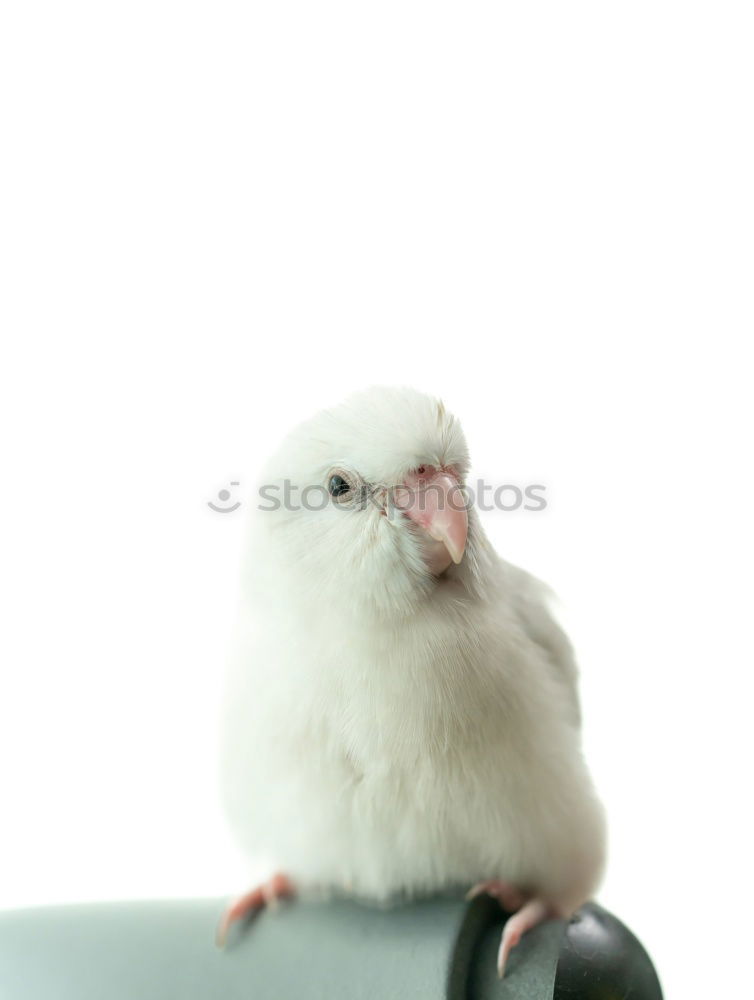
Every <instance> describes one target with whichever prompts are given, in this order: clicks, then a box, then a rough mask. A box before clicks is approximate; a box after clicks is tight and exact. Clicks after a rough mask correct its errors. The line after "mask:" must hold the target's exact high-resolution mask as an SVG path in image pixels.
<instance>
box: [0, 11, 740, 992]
mask: <svg viewBox="0 0 754 1000" xmlns="http://www.w3.org/2000/svg"><path fill="white" fill-rule="evenodd" d="M747 6H748V5H746V4H743V3H741V4H735V3H725V2H722V3H721V2H716V3H712V2H709V3H680V2H678V3H669V2H657V0H653V2H644V3H633V4H620V5H618V4H612V3H601V2H600V3H598V2H595V3H575V4H539V3H537V4H534V3H529V4H518V5H501V4H492V5H484V4H453V5H447V4H444V3H434V4H431V5H429V4H428V5H426V6H425V5H422V4H416V3H410V2H402V3H381V4H371V5H365V4H360V3H354V2H349V3H343V4H329V3H324V4H321V3H309V4H301V5H296V4H291V3H275V4H271V3H270V4H263V3H258V4H225V3H212V4H210V3H182V4H178V3H165V2H159V3H155V2H150V3H134V2H132V3H128V4H126V3H122V4H112V3H111V4H99V3H89V4H86V3H71V4H53V3H46V4H45V3H33V2H28V3H24V4H21V3H16V4H14V3H13V2H11V3H9V4H7V5H5V8H4V13H3V22H4V23H3V24H2V26H1V29H2V30H0V47H1V49H2V51H1V52H0V76H1V77H2V79H1V80H0V94H2V102H3V107H2V122H1V123H0V124H1V126H2V141H3V147H4V148H3V153H2V158H1V160H0V170H1V171H2V174H3V177H2V185H1V188H0V197H1V198H2V226H1V228H2V235H1V237H0V239H2V255H3V260H2V274H3V286H4V290H3V303H2V310H3V317H2V332H3V344H4V351H3V364H2V375H1V378H2V391H1V398H0V404H1V405H2V410H3V412H2V429H3V449H2V463H1V464H2V473H3V476H4V478H5V480H6V481H5V483H4V485H3V488H2V492H1V494H0V495H1V496H2V504H3V508H4V510H3V516H2V523H1V528H2V533H3V538H2V554H1V559H2V566H3V576H4V592H3V595H2V608H3V616H2V618H3V624H2V629H1V631H0V643H1V644H2V648H1V649H0V657H1V659H0V663H1V665H2V693H1V701H0V754H1V756H0V766H1V767H2V809H3V817H2V832H1V833H0V836H1V837H2V850H1V851H0V886H1V887H2V888H1V889H0V893H2V897H1V898H0V904H1V905H3V906H16V905H26V904H36V903H45V902H50V901H61V900H79V899H100V898H105V899H110V898H117V897H126V896H129V897H142V896H143V897H154V896H191V895H198V894H225V893H231V892H234V891H236V890H240V889H242V888H244V886H245V885H246V882H247V880H248V878H249V872H248V870H247V869H246V867H245V865H244V863H243V861H242V860H241V859H240V858H239V857H238V856H237V855H236V853H235V852H234V850H233V848H232V846H231V844H230V841H229V838H228V836H227V834H226V832H225V828H224V825H223V820H222V817H221V814H220V811H219V807H218V804H217V800H216V793H215V784H214V774H215V771H214V767H215V759H214V754H215V744H216V734H215V713H216V708H217V703H218V698H219V695H220V690H221V678H222V670H223V661H224V657H225V655H226V649H227V642H228V638H229V634H230V629H231V624H232V621H233V618H234V613H235V603H236V595H237V576H238V566H239V558H240V553H241V548H242V544H243V536H244V513H245V511H246V510H247V509H248V508H249V506H250V505H249V502H248V497H247V496H246V494H244V492H243V490H244V487H247V488H248V487H250V485H251V483H252V482H253V476H254V473H255V471H256V470H257V468H258V466H259V464H260V463H261V462H262V460H263V459H264V458H265V456H266V455H267V453H268V452H269V450H270V448H271V447H272V446H273V445H274V443H275V442H276V441H277V440H278V438H279V437H280V435H281V434H282V433H283V432H284V431H285V430H286V429H287V428H289V427H290V426H291V425H292V424H294V423H295V422H296V421H297V420H299V418H302V417H304V416H306V415H308V414H309V413H310V412H311V411H313V410H315V409H317V408H319V407H320V406H322V405H326V404H328V403H331V402H334V401H337V400H339V399H340V398H341V397H342V396H344V395H346V394H347V393H349V392H350V391H352V390H354V389H356V388H359V387H362V386H364V385H367V384H370V383H373V382H387V383H405V384H411V385H415V386H417V387H419V388H423V389H426V390H428V391H431V392H435V393H438V394H441V395H443V396H444V398H445V400H446V402H447V403H448V405H449V406H450V407H452V408H453V409H454V410H455V411H456V412H457V413H458V414H459V415H460V416H461V418H462V420H463V423H464V426H465V429H466V433H467V437H468V439H469V441H470V444H471V447H472V451H473V455H474V467H475V471H476V472H477V473H478V474H481V475H484V476H486V477H487V478H488V479H489V480H491V481H493V482H497V483H504V482H514V483H522V484H523V483H527V482H537V483H543V484H546V486H547V497H548V508H547V510H546V511H545V512H544V513H538V514H523V513H519V514H501V513H497V514H490V515H487V517H486V526H487V529H488V531H489V533H490V534H491V535H492V537H493V538H494V540H495V542H496V544H497V546H498V548H499V550H500V551H501V553H503V554H504V555H505V556H506V557H507V558H509V559H511V560H512V561H514V562H519V563H521V564H523V565H525V566H526V567H527V568H529V569H530V570H532V571H534V572H535V573H537V574H539V575H541V576H542V577H544V578H545V579H546V580H548V581H549V582H550V583H551V584H552V585H553V586H554V588H555V589H556V591H557V592H558V593H559V594H560V597H561V599H562V603H563V617H564V620H565V621H566V623H567V625H568V627H569V629H570V631H571V634H572V637H573V639H574V641H575V643H576V645H577V648H578V651H579V654H580V660H581V664H582V691H583V701H584V708H585V715H586V726H585V740H586V749H587V753H588V757H589V760H590V762H591V765H592V768H593V770H594V774H595V777H596V780H597V782H598V785H599V788H600V790H601V794H602V796H603V798H604V800H605V803H606V805H607V809H608V812H609V817H610V826H611V859H610V868H609V873H608V876H607V879H606V881H605V884H604V888H603V891H602V893H601V896H600V898H601V901H602V902H603V903H604V904H605V905H607V906H608V907H610V908H611V909H613V910H614V911H615V912H616V913H617V914H618V915H619V916H620V917H621V918H623V919H624V920H625V921H626V922H627V923H628V924H629V925H630V926H632V927H633V928H634V929H635V930H636V932H637V933H638V934H639V936H640V937H641V938H642V939H643V941H644V942H645V943H646V945H647V946H648V948H649V949H650V951H651V953H652V955H653V957H654V958H655V961H656V963H657V966H658V969H659V971H660V973H661V976H662V978H663V981H664V985H665V988H666V991H667V995H668V997H696V996H698V997H701V996H706V995H708V994H709V995H716V996H721V997H722V996H726V995H727V996H732V995H736V994H740V992H741V988H742V985H743V984H744V983H747V982H748V981H749V979H750V968H749V962H748V952H749V939H750V928H751V881H750V878H749V876H750V874H751V873H750V871H747V868H748V865H749V861H748V858H749V847H748V844H749V843H750V841H751V838H752V835H753V833H754V831H752V828H751V824H750V822H749V819H748V815H747V813H748V802H747V801H745V800H748V799H749V798H750V794H749V788H750V784H751V774H750V761H751V749H752V748H751V743H750V737H749V732H750V730H751V712H752V708H751V690H750V672H751V667H752V662H751V661H752V641H751V626H750V622H749V616H750V608H751V597H752V594H751V575H752V571H751V566H752V556H753V555H754V553H753V552H752V546H751V541H752V539H751V533H750V524H751V519H752V511H751V506H752V503H751V490H752V485H754V484H753V483H752V475H751V441H750V431H751V420H752V408H751V401H750V393H751V365H750V361H749V358H748V347H749V345H748V343H747V339H748V338H750V337H751V333H752V308H751V306H752V299H751V277H752V264H753V263H754V262H753V260H752V256H753V254H752V232H753V224H754V217H753V216H754V212H753V211H752V209H753V203H752V177H754V156H753V154H752V128H751V122H752V102H751V95H752V93H753V92H754V79H753V78H752V77H753V74H752V62H751V51H752V30H751V28H752V25H751V23H750V21H749V19H748V18H749V14H748V11H747ZM230 480H240V481H241V484H242V486H241V488H240V493H239V498H244V497H245V498H246V502H245V506H244V507H242V508H241V509H240V510H239V511H238V512H236V513H234V514H229V515H222V514H215V513H213V512H212V511H211V510H209V508H208V507H207V501H209V500H211V499H213V497H216V494H217V491H218V490H220V489H221V488H223V487H225V486H227V484H228V482H229V481H230ZM720 955H722V956H723V959H722V962H721V961H720V960H719V958H718V956H720ZM744 988H745V987H744Z"/></svg>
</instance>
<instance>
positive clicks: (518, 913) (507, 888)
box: [466, 879, 557, 979]
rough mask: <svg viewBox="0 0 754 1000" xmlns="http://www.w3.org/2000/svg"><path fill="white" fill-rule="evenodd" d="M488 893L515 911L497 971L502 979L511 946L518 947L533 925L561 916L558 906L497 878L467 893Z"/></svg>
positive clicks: (507, 926) (507, 924)
mask: <svg viewBox="0 0 754 1000" xmlns="http://www.w3.org/2000/svg"><path fill="white" fill-rule="evenodd" d="M483 893H486V894H487V895H488V896H492V897H493V899H497V900H498V902H499V903H500V905H501V906H502V908H503V909H504V910H506V911H507V912H508V913H510V914H511V916H510V917H508V919H507V920H506V922H505V926H504V927H503V936H502V937H501V939H500V948H499V949H498V953H497V974H498V976H499V977H500V978H501V979H502V978H503V975H504V973H505V966H506V963H507V961H508V956H509V955H510V953H511V950H512V949H513V948H515V947H516V945H517V944H518V942H519V941H520V940H521V937H522V936H523V935H524V934H525V933H526V931H530V930H531V929H532V927H536V926H537V924H541V923H542V921H543V920H547V919H549V918H550V917H555V916H557V913H556V912H555V910H554V909H553V908H552V907H551V906H549V905H548V904H547V903H545V901H544V900H543V899H539V898H537V897H532V898H529V899H527V897H526V896H525V895H524V893H522V892H521V891H520V890H519V889H517V888H516V887H515V886H513V885H511V884H510V883H508V882H501V881H499V880H497V879H488V880H487V881H486V882H479V883H477V885H475V886H474V887H473V888H472V889H469V891H468V893H467V894H466V898H467V899H474V898H475V897H477V896H481V895H482V894H483Z"/></svg>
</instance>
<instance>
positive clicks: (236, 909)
mask: <svg viewBox="0 0 754 1000" xmlns="http://www.w3.org/2000/svg"><path fill="white" fill-rule="evenodd" d="M295 892H296V890H295V888H294V885H293V883H292V882H291V880H290V879H289V878H288V877H287V875H283V874H282V872H276V873H275V874H274V875H273V876H272V878H269V879H268V880H267V881H266V882H263V883H262V884H261V885H258V886H257V887H256V888H254V889H252V890H251V891H250V892H247V893H244V895H243V896H239V897H238V899H236V900H235V901H234V902H232V903H231V904H230V906H228V907H227V909H226V910H225V912H224V913H223V915H222V917H220V922H219V923H218V925H217V931H216V933H215V944H216V945H217V947H218V948H224V947H225V942H226V941H227V939H228V931H229V930H230V928H231V927H232V926H233V924H235V923H236V922H237V921H238V920H242V919H243V918H244V917H249V916H253V915H254V914H255V913H258V912H259V911H260V910H262V909H264V907H265V906H275V905H276V904H277V903H278V901H279V900H281V899H289V898H290V897H291V896H293V895H295Z"/></svg>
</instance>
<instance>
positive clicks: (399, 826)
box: [223, 388, 605, 912]
mask: <svg viewBox="0 0 754 1000" xmlns="http://www.w3.org/2000/svg"><path fill="white" fill-rule="evenodd" d="M421 464H433V465H436V466H453V467H454V468H455V469H456V470H458V471H459V473H460V474H461V475H464V474H465V473H466V472H467V470H468V454H467V449H466V444H465V441H464V438H463V434H462V431H461V428H460V425H459V424H458V422H457V420H456V419H455V418H454V417H452V416H451V415H450V414H448V413H447V412H446V411H445V410H444V408H443V406H442V404H440V403H438V402H437V401H436V400H434V399H431V398H429V397H426V396H424V395H421V394H419V393H417V392H414V391H411V390H407V389H382V388H379V389H371V390H368V391H367V392H365V393H362V394H360V395H358V396H355V397H353V398H352V399H350V400H348V401H347V402H346V403H344V404H342V405H341V406H339V407H337V408H335V409H333V410H330V411H326V412H325V413H322V414H320V415H318V416H316V417H315V418H313V419H312V420H310V421H309V422H307V423H306V424H304V425H303V426H302V427H300V428H299V429H298V430H296V431H295V432H294V433H293V434H292V435H291V436H290V437H289V438H288V439H287V441H286V442H285V443H284V445H283V447H282V448H281V450H280V452H279V453H278V454H277V456H276V457H275V458H274V459H273V460H272V462H271V463H270V465H269V467H268V470H267V473H266V476H265V482H266V483H278V484H280V483H282V481H283V480H285V479H288V480H290V481H291V482H293V483H295V484H297V485H298V486H299V487H304V486H307V485H314V486H324V485H325V484H326V482H327V478H328V475H329V473H330V472H331V470H332V469H334V468H346V469H348V470H353V471H354V472H356V473H358V474H359V475H360V476H361V477H362V478H363V479H364V480H365V481H366V482H368V483H372V484H396V483H400V482H401V481H402V480H403V478H404V477H405V475H406V474H407V473H408V472H409V471H410V470H411V469H415V468H416V467H417V466H419V465H421ZM422 545H423V542H422V539H421V538H420V537H419V536H418V534H417V531H416V528H415V526H414V525H412V524H411V523H409V521H408V519H406V518H402V517H398V518H396V519H389V518H387V517H384V516H382V515H381V513H380V511H379V510H378V509H377V507H374V506H371V505H368V506H367V507H366V509H363V510H359V509H350V510H349V509H347V510H343V509H338V507H337V505H335V504H328V505H327V506H326V508H325V509H323V510H319V511H306V510H298V511H295V510H286V509H282V508H281V509H279V510H276V511H274V512H269V511H267V512H260V513H258V514H257V516H256V524H255V530H254V538H253V544H252V547H251V552H250V558H249V562H248V584H249V586H248V588H247V593H246V595H245V600H244V604H243V613H242V618H241V625H240V629H239V632H240V636H239V643H238V649H237V653H236V655H235V657H234V662H233V667H232V671H231V678H230V683H229V686H228V695H229V696H228V699H227V712H226V718H225V725H224V736H225V740H224V753H223V771H224V775H223V784H224V789H225V799H226V803H227V808H228V813H229V817H230V820H231V824H232V826H233V829H234V831H235V833H236V835H237V837H238V840H239V842H240V843H241V845H242V847H243V848H244V849H245V850H246V851H247V852H248V854H249V855H250V856H255V857H258V856H262V855H263V856H267V857H269V858H271V859H274V861H275V862H276V864H277V866H278V867H280V868H281V869H283V870H284V871H285V872H286V873H287V874H288V875H290V876H291V877H292V879H293V880H294V881H295V882H296V883H297V884H298V886H299V888H301V889H302V890H304V891H305V890H307V889H315V888H318V889H325V890H336V891H337V890H339V889H343V888H347V889H349V891H351V892H353V893H354V894H356V895H358V896H361V897H365V898H369V899H373V900H375V901H377V900H380V901H384V900H388V899H390V898H392V897H395V896H396V895H404V894H405V895H416V894H420V893H427V892H433V891H438V890H444V889H450V888H454V887H457V886H467V887H468V886H470V885H472V884H473V883H475V882H477V881H480V880H483V879H490V878H499V879H503V880H506V881H509V882H511V883H514V884H515V885H517V886H519V887H521V888H525V889H528V890H531V891H535V892H537V893H539V894H540V895H542V896H543V897H544V898H545V899H546V900H547V901H549V902H550V903H551V904H552V905H553V906H555V907H557V908H559V909H560V910H562V911H563V912H568V911H570V910H572V909H574V908H576V907H577V906H579V905H580V904H581V903H582V902H584V901H585V900H586V899H587V898H588V897H589V896H590V895H591V894H592V893H593V891H594V889H595V887H596V885H597V883H598V880H599V877H600V874H601V871H602V867H603V859H604V839H605V832H604V820H603V814H602V809H601V806H600V804H599V802H598V800H597V798H596V796H595V794H594V791H593V788H592V784H591V781H590V778H589V775H588V772H587V770H586V767H585V764H584V761H583V758H582V754H581V747H580V734H579V716H578V699H577V694H576V687H575V684H576V670H575V665H574V661H573V656H572V653H571V649H570V645H569V643H568V640H567V639H566V638H565V636H564V635H563V633H562V632H561V630H560V629H559V627H558V626H557V625H556V623H555V622H554V620H553V618H552V616H551V615H550V613H549V611H548V609H547V592H546V589H545V588H544V587H543V585H541V584H540V583H539V582H538V581H536V580H534V579H533V578H532V577H531V576H529V575H528V574H526V573H524V572H523V571H522V570H520V569H518V568H516V567H514V566H511V565H510V564H508V563H506V562H505V561H503V560H502V559H500V558H499V557H498V556H497V555H496V554H495V553H494V551H493V550H492V548H491V546H490V544H489V542H488V541H487V539H486V537H485V535H484V532H483V530H482V527H481V525H480V523H479V520H478V518H477V516H476V513H475V511H474V510H472V511H471V512H470V525H469V540H468V546H467V550H466V554H465V556H464V558H463V560H462V562H461V564H460V565H458V566H451V567H450V569H448V570H447V572H446V573H445V574H443V576H442V577H440V578H439V579H435V578H434V577H432V576H430V575H429V573H428V572H427V570H426V568H425V563H424V560H423V556H422Z"/></svg>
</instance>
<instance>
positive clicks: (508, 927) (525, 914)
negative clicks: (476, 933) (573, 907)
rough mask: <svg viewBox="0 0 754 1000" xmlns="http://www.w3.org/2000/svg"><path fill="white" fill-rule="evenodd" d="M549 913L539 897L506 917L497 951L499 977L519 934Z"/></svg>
mask: <svg viewBox="0 0 754 1000" xmlns="http://www.w3.org/2000/svg"><path fill="white" fill-rule="evenodd" d="M551 915H552V912H551V910H550V907H549V906H548V905H547V904H546V903H545V902H543V901H542V900H541V899H530V900H529V902H528V903H525V904H524V905H523V906H522V907H521V909H520V910H519V911H518V912H517V913H514V914H513V916H512V917H509V918H508V920H507V921H506V924H505V927H503V936H502V937H501V939H500V949H499V951H498V953H497V974H498V976H499V978H500V979H502V978H503V975H504V974H505V966H506V963H507V961H508V956H509V955H510V953H511V950H512V949H513V948H515V947H516V945H517V944H518V942H519V941H520V940H521V936H522V935H523V934H525V933H526V931H529V930H531V929H532V927H536V926H537V924H539V923H541V922H542V921H543V920H546V919H547V918H548V917H549V916H551Z"/></svg>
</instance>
